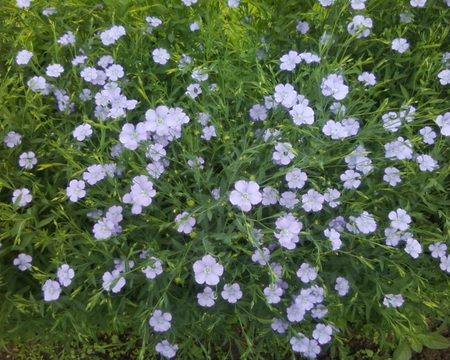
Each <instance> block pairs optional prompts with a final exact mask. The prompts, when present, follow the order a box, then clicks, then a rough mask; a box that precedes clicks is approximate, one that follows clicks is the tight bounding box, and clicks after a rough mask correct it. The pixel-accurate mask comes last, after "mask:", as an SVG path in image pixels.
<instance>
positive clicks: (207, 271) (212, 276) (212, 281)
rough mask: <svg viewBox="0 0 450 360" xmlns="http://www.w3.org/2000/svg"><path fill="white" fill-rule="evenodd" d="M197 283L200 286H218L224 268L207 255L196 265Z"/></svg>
mask: <svg viewBox="0 0 450 360" xmlns="http://www.w3.org/2000/svg"><path fill="white" fill-rule="evenodd" d="M193 268H194V273H195V281H196V282H197V283H198V284H205V283H206V284H207V285H217V284H218V283H219V281H220V276H222V274H223V266H222V265H220V264H219V263H218V262H217V260H216V259H215V258H214V257H212V256H211V255H205V256H203V258H202V259H201V260H197V261H196V262H195V263H194V266H193Z"/></svg>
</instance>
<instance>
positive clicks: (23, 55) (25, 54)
mask: <svg viewBox="0 0 450 360" xmlns="http://www.w3.org/2000/svg"><path fill="white" fill-rule="evenodd" d="M32 56H33V53H32V52H31V51H28V50H21V51H19V52H18V53H17V55H16V63H17V64H18V65H26V64H28V62H29V61H30V59H31V58H32Z"/></svg>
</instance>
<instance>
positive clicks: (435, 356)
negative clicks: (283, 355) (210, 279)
mask: <svg viewBox="0 0 450 360" xmlns="http://www.w3.org/2000/svg"><path fill="white" fill-rule="evenodd" d="M430 330H436V329H430ZM440 333H441V335H443V336H444V337H446V338H447V339H450V328H449V327H448V326H446V327H445V328H444V331H441V332H440ZM122 340H125V339H122ZM102 344H106V345H108V346H112V347H114V345H115V344H113V341H111V338H109V337H104V338H102ZM30 345H31V344H29V345H28V346H27V348H30ZM116 345H117V344H116ZM33 347H35V348H36V350H37V351H36V352H33V353H32V354H30V353H28V354H24V353H23V349H22V351H21V349H20V345H11V346H7V347H6V348H5V349H0V360H53V359H58V358H59V357H58V356H57V355H56V354H51V353H43V352H41V351H42V349H43V348H44V349H45V345H42V344H35V345H31V348H33ZM348 347H349V348H350V349H351V351H350V356H353V359H355V360H372V359H374V358H375V359H382V358H383V357H382V356H380V355H378V356H375V357H374V356H371V354H370V352H371V351H372V352H373V354H377V346H376V345H375V344H374V343H373V341H371V339H354V340H351V341H350V343H349V344H348ZM38 349H39V350H38ZM61 350H62V349H61ZM116 350H118V351H113V352H112V353H111V352H110V353H108V352H97V351H94V352H93V353H91V354H89V355H87V354H83V355H82V354H80V352H79V351H78V350H76V349H75V352H73V353H75V354H77V355H76V356H71V357H67V358H66V359H65V360H93V359H95V360H136V359H137V353H138V352H136V351H133V350H131V351H126V350H125V349H124V346H123V345H122V346H118V347H116ZM367 350H369V352H368V351H367ZM113 354H114V355H113ZM211 356H212V357H213V358H215V357H214V354H211ZM233 357H234V358H235V360H237V359H240V356H239V353H238V351H237V348H236V352H233ZM386 358H387V357H386ZM161 359H162V358H161ZM176 359H178V358H176ZM298 359H299V360H300V359H304V358H302V357H301V356H299V357H298ZM199 360H201V359H199ZM215 360H233V359H220V358H217V359H216V358H215ZM261 360H271V356H269V357H267V358H264V359H261ZM318 360H340V359H339V358H338V357H334V358H332V357H330V355H329V354H324V355H321V356H319V357H318ZM411 360H450V348H447V349H443V350H434V349H428V348H425V347H424V349H423V351H422V352H421V353H420V354H418V353H414V352H413V355H412V357H411Z"/></svg>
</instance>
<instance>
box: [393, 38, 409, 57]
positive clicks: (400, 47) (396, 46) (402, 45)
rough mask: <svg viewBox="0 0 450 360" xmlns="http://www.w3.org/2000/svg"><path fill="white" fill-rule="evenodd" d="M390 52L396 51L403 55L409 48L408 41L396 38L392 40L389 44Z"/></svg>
mask: <svg viewBox="0 0 450 360" xmlns="http://www.w3.org/2000/svg"><path fill="white" fill-rule="evenodd" d="M391 48H392V50H395V51H398V52H399V53H400V54H403V53H404V52H405V51H406V50H408V48H409V43H408V40H406V39H403V38H398V39H394V40H392V43H391Z"/></svg>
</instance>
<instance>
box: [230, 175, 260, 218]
mask: <svg viewBox="0 0 450 360" xmlns="http://www.w3.org/2000/svg"><path fill="white" fill-rule="evenodd" d="M234 188H235V190H233V191H232V192H231V193H230V202H231V203H232V204H233V205H236V206H238V207H239V208H240V209H241V210H242V211H250V209H251V208H252V205H257V204H259V203H260V202H261V200H262V195H261V193H260V192H259V185H258V184H257V183H256V182H254V181H244V180H238V181H236V183H235V184H234Z"/></svg>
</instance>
